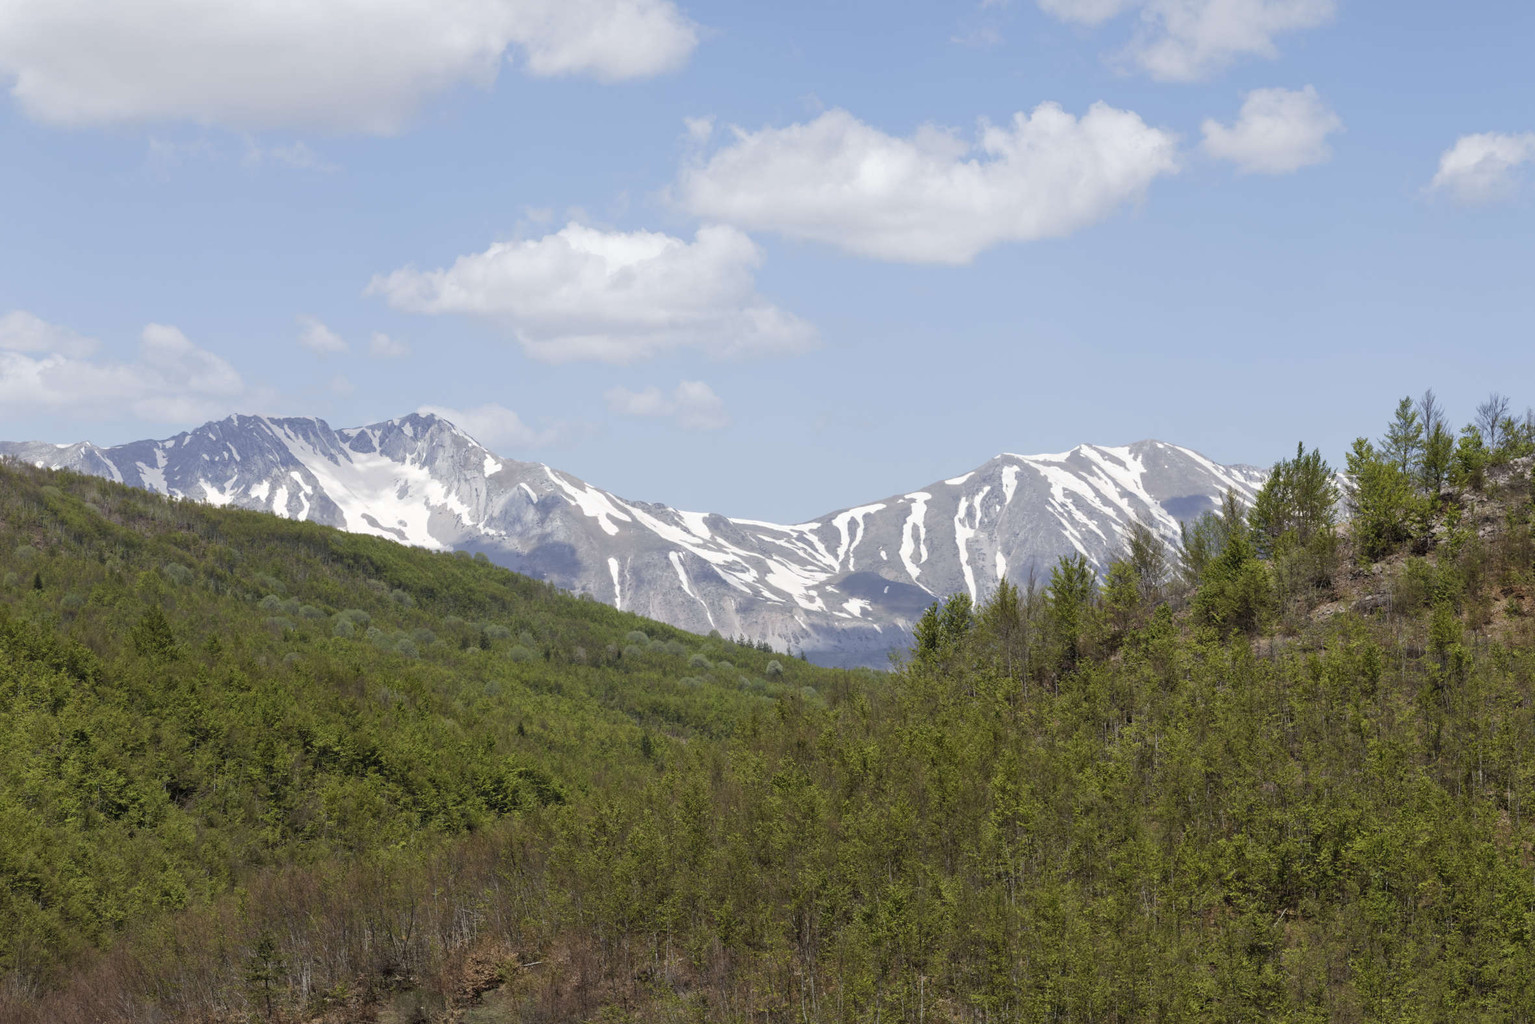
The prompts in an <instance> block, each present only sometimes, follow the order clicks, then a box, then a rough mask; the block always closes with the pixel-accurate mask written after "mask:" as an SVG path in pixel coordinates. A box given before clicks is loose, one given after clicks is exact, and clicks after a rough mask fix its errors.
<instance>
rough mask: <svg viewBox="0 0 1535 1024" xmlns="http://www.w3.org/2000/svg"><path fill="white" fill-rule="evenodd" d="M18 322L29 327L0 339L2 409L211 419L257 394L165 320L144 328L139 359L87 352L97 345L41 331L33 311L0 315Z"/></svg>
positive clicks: (0, 332) (0, 333)
mask: <svg viewBox="0 0 1535 1024" xmlns="http://www.w3.org/2000/svg"><path fill="white" fill-rule="evenodd" d="M18 323H19V324H22V325H24V326H25V327H26V328H27V329H26V330H24V331H20V332H17V331H15V330H9V329H5V328H0V338H4V339H6V342H7V343H6V344H3V345H0V408H4V409H5V410H7V411H12V412H42V411H57V410H67V411H68V412H70V413H71V414H72V415H78V416H92V417H97V418H101V419H107V418H113V417H119V416H127V417H132V418H135V419H140V420H146V421H149V422H154V423H171V422H184V421H186V420H205V419H214V418H217V417H219V416H223V415H225V414H227V413H229V412H231V411H233V409H234V407H235V406H236V405H237V404H239V403H241V402H243V401H250V400H252V398H253V397H254V396H252V394H251V392H250V391H249V389H248V388H247V387H246V385H245V382H244V381H243V380H242V379H241V377H240V375H239V373H237V372H236V371H235V369H234V367H232V366H230V365H229V363H227V362H225V361H224V360H223V359H221V358H220V357H218V356H216V355H214V354H213V353H211V352H208V351H205V350H203V349H200V348H198V347H197V346H196V345H194V344H192V342H191V341H190V340H188V339H187V336H186V335H185V334H182V333H181V331H179V330H177V329H176V328H174V327H169V326H166V325H165V324H150V325H148V326H147V327H145V328H144V330H143V332H142V334H141V336H140V341H139V351H138V357H137V358H136V359H134V360H133V361H131V362H114V361H111V360H94V359H91V358H90V356H89V349H90V348H93V347H94V346H93V345H82V344H80V341H82V340H83V339H79V337H78V335H74V334H72V333H71V332H68V331H66V330H64V329H63V328H59V327H54V326H53V325H51V324H44V325H43V326H44V328H45V330H44V331H42V332H41V333H39V332H38V331H36V330H35V327H36V324H37V323H41V321H38V320H37V318H36V317H33V316H32V315H31V314H27V313H21V314H17V313H11V314H8V315H7V316H6V317H5V318H3V319H0V325H14V324H18ZM17 338H20V339H21V340H20V342H19V343H18V342H17V340H16V339H17ZM39 338H41V339H42V342H41V343H39V341H38V339H39ZM32 353H38V354H36V355H33V354H32Z"/></svg>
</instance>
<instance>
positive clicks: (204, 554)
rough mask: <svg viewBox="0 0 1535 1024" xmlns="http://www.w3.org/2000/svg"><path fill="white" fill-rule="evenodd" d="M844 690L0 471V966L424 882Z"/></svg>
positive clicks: (429, 563) (18, 966) (62, 967)
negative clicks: (456, 862) (371, 882)
mask: <svg viewBox="0 0 1535 1024" xmlns="http://www.w3.org/2000/svg"><path fill="white" fill-rule="evenodd" d="M845 675H846V674H845V673H831V672H827V671H823V670H817V669H815V668H814V667H813V666H810V665H807V664H804V663H803V662H801V661H798V660H796V659H792V658H787V657H784V656H776V657H775V656H772V655H770V654H768V653H764V652H762V651H759V650H755V649H752V648H750V647H743V646H738V645H736V644H733V643H729V642H726V641H722V640H718V639H706V638H703V637H698V636H694V635H692V634H688V633H684V632H682V631H679V630H675V629H672V628H670V627H667V626H664V625H661V624H659V623H655V622H651V621H648V620H644V619H640V618H639V617H637V616H634V615H629V614H625V613H621V612H618V611H616V610H614V609H612V608H609V607H607V606H605V605H601V604H598V603H595V602H592V601H582V600H576V599H573V598H571V597H569V596H566V595H563V594H560V593H558V592H557V591H555V590H553V589H552V588H550V587H547V586H545V585H543V584H541V583H539V582H537V581H534V580H530V579H527V578H525V577H521V576H518V575H516V574H514V573H510V572H507V571H506V570H503V569H500V568H497V567H495V566H492V565H490V564H488V563H487V562H485V561H484V560H482V559H470V558H464V557H454V556H450V555H444V554H434V553H429V552H425V551H420V550H415V549H410V548H405V547H402V546H399V545H396V544H393V543H389V542H381V541H378V540H374V539H370V538H365V537H357V536H353V535H349V534H345V533H341V532H339V531H335V530H331V529H327V528H323V527H316V526H312V525H309V524H303V523H292V522H287V521H284V520H280V519H276V518H273V517H271V516H266V515H261V514H255V513H244V512H238V511H225V510H218V509H213V508H209V507H206V506H202V505H197V504H194V503H190V502H176V501H167V500H164V499H161V498H158V497H155V496H152V495H149V494H146V493H143V492H140V491H136V490H132V489H129V488H126V487H122V486H117V485H113V484H110V483H107V482H104V481H100V480H97V479H94V478H85V477H78V476H72V475H69V474H57V475H55V474H50V473H46V472H43V471H39V470H33V469H30V468H27V467H18V466H15V465H4V466H0V708H3V713H0V972H3V973H7V974H11V975H12V976H13V978H14V979H15V981H16V987H18V988H20V989H23V990H27V991H38V990H44V991H45V990H48V989H52V988H54V987H56V986H58V985H60V984H62V983H63V982H65V981H66V980H67V979H68V978H69V976H70V974H71V972H72V971H74V970H76V969H77V968H78V967H79V966H80V965H81V964H83V963H88V962H89V961H90V958H89V957H88V956H87V954H88V953H89V952H90V951H92V950H96V949H100V948H103V947H105V946H108V945H109V944H110V943H111V942H112V940H113V939H114V938H115V937H116V936H118V935H120V934H124V933H125V932H126V933H127V934H130V935H133V934H136V933H137V931H138V930H139V929H140V928H142V927H143V926H145V925H147V924H150V923H151V922H155V921H157V920H159V919H163V918H164V917H165V915H173V914H175V913H177V912H182V911H187V910H188V909H190V910H192V911H193V912H198V911H199V910H204V909H206V908H210V907H213V906H214V905H215V904H216V903H217V901H218V900H219V899H220V898H221V897H223V896H225V895H227V894H229V893H231V892H233V891H235V890H236V889H237V888H238V887H239V886H242V885H246V884H250V883H251V882H252V881H253V880H255V879H256V878H257V877H258V876H260V875H261V874H262V873H263V872H268V873H269V872H272V871H281V870H295V869H313V870H316V871H319V872H321V873H323V872H324V871H327V870H329V869H330V867H332V866H334V865H336V864H342V863H352V864H355V863H358V862H359V859H360V858H361V859H370V858H377V857H383V858H385V859H387V860H389V861H390V863H391V864H395V865H397V866H399V867H400V869H401V870H404V871H410V870H414V869H416V868H417V867H419V865H421V864H424V863H425V862H426V859H428V858H430V857H431V856H434V855H436V854H438V853H440V852H442V851H444V850H448V849H452V848H453V844H454V843H457V842H461V841H462V840H464V838H465V837H470V836H478V835H481V834H483V833H484V832H485V831H486V830H487V829H491V828H493V827H495V826H496V825H497V824H498V823H502V822H505V821H507V820H508V819H510V818H517V817H520V816H534V817H537V816H538V815H539V814H540V813H541V812H542V809H544V808H548V807H552V806H554V807H557V806H560V805H563V804H567V803H570V802H581V801H585V800H589V799H591V798H592V797H593V795H594V794H597V793H603V792H607V791H610V790H613V789H615V788H618V789H622V788H625V787H628V786H631V785H639V784H642V781H643V780H644V779H646V778H649V777H652V776H656V775H657V774H658V773H662V772H664V771H665V766H666V764H667V763H668V761H670V760H671V759H672V758H674V757H676V756H680V755H681V752H682V751H683V750H684V749H685V744H686V743H687V742H688V741H689V740H691V739H694V738H706V737H707V738H722V737H725V736H728V735H729V734H730V733H731V732H733V731H734V730H736V729H738V728H739V727H740V726H741V724H742V723H750V722H751V721H753V720H754V718H760V717H762V716H763V715H764V714H771V713H772V709H773V708H774V707H775V706H776V705H777V704H778V703H779V702H780V701H781V700H782V699H784V698H785V697H786V696H787V697H789V698H790V699H792V700H794V701H795V702H797V703H806V704H812V705H813V704H818V703H820V701H821V700H822V697H821V696H820V694H819V693H818V691H817V689H816V687H817V686H819V687H822V688H827V687H833V688H834V687H836V686H840V685H843V682H842V681H843V679H844V678H845Z"/></svg>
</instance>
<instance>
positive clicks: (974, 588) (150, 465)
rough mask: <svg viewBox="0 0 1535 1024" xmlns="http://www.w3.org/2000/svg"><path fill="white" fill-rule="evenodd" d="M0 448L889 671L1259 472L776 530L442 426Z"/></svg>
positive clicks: (1031, 476)
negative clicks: (1007, 599)
mask: <svg viewBox="0 0 1535 1024" xmlns="http://www.w3.org/2000/svg"><path fill="white" fill-rule="evenodd" d="M0 456H6V457H10V458H15V459H18V460H22V461H26V462H30V463H33V464H35V465H38V466H44V467H50V468H62V469H70V470H74V471H76V472H80V473H87V474H91V475H95V476H100V477H106V478H109V479H112V480H116V481H119V482H122V483H126V484H131V485H134V486H137V487H143V488H146V489H148V490H151V491H155V492H158V493H161V494H167V495H171V496H174V497H183V498H190V499H194V500H197V501H203V502H208V503H210V504H215V505H231V506H236V507H239V508H246V509H257V510H262V511H266V512H271V513H273V514H276V515H280V516H286V517H288V518H291V519H306V520H311V521H314V522H317V523H323V524H326V525H329V526H335V527H338V528H340V529H343V530H349V531H352V532H356V533H366V534H373V535H376V536H381V537H389V538H392V539H394V540H397V541H400V542H401V543H405V544H412V545H418V546H422V547H427V548H433V549H439V550H448V549H452V550H468V551H472V552H477V553H484V554H485V555H486V556H487V557H489V558H490V559H491V560H492V561H494V562H497V563H499V564H501V565H504V566H507V567H509V568H511V569H515V570H517V571H519V572H523V573H527V574H529V575H532V576H536V577H539V578H542V579H546V580H549V581H550V582H552V583H555V584H557V585H559V586H560V587H563V588H565V589H568V590H571V591H573V592H576V593H578V594H589V595H591V596H592V597H593V598H594V599H596V600H600V601H605V602H607V603H609V604H613V605H616V606H617V607H619V608H622V609H624V610H625V611H632V612H636V613H638V614H641V615H645V616H649V617H651V618H654V619H659V620H661V621H663V622H669V623H672V624H673V625H676V626H679V627H682V628H684V629H689V630H693V631H696V632H700V633H702V632H708V631H710V630H718V631H719V632H720V633H722V634H724V635H727V636H741V635H744V636H747V637H749V638H751V639H753V640H757V641H766V642H768V643H770V644H771V645H773V647H774V648H775V649H778V650H785V651H794V652H803V653H805V654H806V656H808V657H809V658H810V659H811V660H813V661H817V662H821V663H823V664H832V665H860V664H867V665H875V666H882V665H884V664H885V662H886V659H887V655H888V653H889V652H890V651H892V650H897V649H901V648H904V647H906V646H908V645H909V642H910V638H911V629H912V626H913V625H914V624H915V622H916V620H917V618H918V617H919V616H920V615H921V613H922V611H923V609H925V608H926V607H927V606H928V605H929V604H931V603H932V602H933V601H934V600H935V599H937V598H940V597H944V596H947V595H949V594H951V593H956V592H965V593H968V594H970V595H971V597H973V598H976V599H978V600H979V599H984V598H985V597H986V596H987V595H988V594H990V593H991V592H992V590H994V589H995V587H996V584H997V581H998V580H999V579H1000V578H1002V577H1003V576H1004V575H1006V576H1007V577H1009V578H1010V579H1013V580H1021V579H1023V578H1025V577H1027V576H1028V575H1029V574H1030V573H1031V572H1032V573H1038V574H1040V575H1041V576H1044V575H1047V574H1048V571H1049V567H1050V566H1051V565H1053V564H1054V563H1055V562H1056V560H1057V559H1058V558H1059V557H1060V556H1061V555H1071V554H1074V553H1081V554H1083V555H1085V556H1086V557H1087V558H1088V559H1089V560H1090V561H1091V562H1093V563H1094V564H1095V565H1098V566H1100V567H1101V566H1103V565H1104V564H1105V563H1106V562H1107V561H1108V560H1110V559H1111V558H1113V557H1114V556H1115V555H1116V554H1117V553H1118V551H1119V550H1120V547H1121V544H1122V538H1123V536H1124V532H1125V530H1126V529H1127V528H1128V526H1129V525H1130V524H1131V523H1132V522H1135V521H1137V520H1138V521H1141V522H1144V523H1146V524H1147V525H1149V526H1151V527H1152V528H1153V529H1154V530H1156V531H1157V532H1158V533H1159V534H1160V535H1161V536H1162V537H1163V538H1164V539H1166V540H1167V541H1168V542H1170V543H1171V542H1174V541H1176V540H1177V538H1178V524H1179V522H1180V521H1183V520H1189V519H1192V518H1194V517H1197V516H1198V515H1199V514H1200V513H1202V512H1204V511H1206V510H1207V509H1210V508H1213V507H1215V506H1216V505H1217V504H1218V503H1219V500H1220V496H1221V495H1222V494H1224V493H1225V491H1226V490H1228V489H1234V490H1235V491H1236V492H1237V493H1238V494H1239V495H1241V496H1242V497H1243V498H1244V499H1247V500H1251V498H1252V497H1253V495H1254V494H1255V493H1256V490H1257V488H1258V487H1259V486H1261V484H1262V482H1263V478H1264V476H1265V472H1264V471H1263V470H1261V469H1258V468H1255V467H1252V466H1243V465H1234V466H1224V465H1219V464H1217V463H1215V462H1212V461H1211V460H1210V459H1207V458H1205V457H1204V456H1202V455H1200V454H1199V453H1197V452H1194V451H1191V450H1189V449H1187V448H1181V447H1179V446H1177V445H1173V444H1167V443H1165V442H1162V441H1152V440H1147V441H1140V442H1137V443H1135V444H1131V445H1126V446H1121V447H1101V446H1097V445H1085V444H1084V445H1079V446H1078V447H1076V448H1073V449H1071V450H1070V451H1067V452H1061V453H1058V454H1049V455H1012V454H1001V455H998V456H996V457H995V458H993V459H990V460H988V461H987V462H986V463H984V464H983V465H981V466H978V467H976V468H975V469H973V470H971V471H969V472H967V473H962V474H960V475H958V476H955V477H951V478H949V479H946V480H941V481H937V482H935V483H932V484H928V485H927V486H925V487H922V488H920V489H918V490H914V491H910V492H907V493H904V494H897V495H893V496H890V497H887V498H884V499H881V500H879V501H873V502H869V503H867V504H863V505H858V506H855V507H851V508H845V509H841V510H839V511H836V512H832V513H830V514H828V515H825V516H822V517H820V518H818V519H814V520H811V521H810V522H805V523H795V524H780V523H771V522H765V521H760V520H751V519H739V518H729V517H726V516H722V515H717V514H710V513H701V512H687V511H683V510H681V509H674V508H671V507H669V506H666V505H660V504H653V503H650V502H645V501H635V500H629V499H624V498H620V497H618V496H617V495H614V494H611V493H609V492H607V491H603V490H601V489H599V488H597V487H594V486H592V485H591V484H588V483H586V482H585V481H583V480H580V479H578V478H576V477H574V476H571V475H570V474H569V473H564V472H561V471H560V470H557V469H554V468H552V467H550V466H546V465H543V464H541V463H536V462H518V461H514V460H511V459H505V458H502V457H500V456H499V455H497V454H495V453H494V452H492V451H490V450H489V449H487V448H486V447H485V446H484V445H482V444H480V443H479V442H478V441H476V440H475V439H474V438H472V437H470V436H469V435H468V434H466V433H465V432H464V431H462V430H460V429H459V428H458V427H456V426H454V425H453V424H452V423H450V422H448V421H447V420H445V419H442V418H440V417H437V416H433V415H429V414H412V415H409V416H404V417H401V418H399V419H393V420H387V421H385V422H382V423H376V424H372V425H370V426H365V427H355V428H348V429H341V430H336V429H332V428H331V427H330V426H329V425H328V424H326V423H325V422H324V421H323V420H319V419H312V418H298V417H295V418H274V417H264V416H231V417H229V418H228V419H224V420H220V421H217V422H212V423H207V424H204V425H203V426H201V427H198V428H197V429H195V430H191V431H188V432H185V433H181V434H177V435H176V436H175V437H171V438H167V439H165V440H159V441H153V440H145V441H135V442H132V443H129V444H123V445H116V446H113V447H100V446H97V445H94V444H91V443H89V442H81V443H78V444H67V445H61V444H50V443H45V442H7V443H0Z"/></svg>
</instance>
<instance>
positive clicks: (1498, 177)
mask: <svg viewBox="0 0 1535 1024" xmlns="http://www.w3.org/2000/svg"><path fill="white" fill-rule="evenodd" d="M1532 161H1535V132H1520V133H1514V134H1510V133H1507V132H1481V133H1479V134H1476V135H1462V136H1461V137H1460V138H1458V139H1456V140H1455V145H1453V146H1451V147H1450V148H1449V149H1447V150H1445V151H1444V153H1443V154H1441V155H1440V157H1439V170H1438V172H1437V173H1435V175H1434V180H1433V181H1431V182H1429V188H1430V189H1432V190H1433V191H1436V192H1443V193H1445V194H1446V195H1448V196H1450V197H1451V198H1452V199H1455V200H1457V201H1458V202H1462V203H1468V204H1475V203H1492V202H1497V201H1498V200H1500V199H1508V198H1510V197H1511V196H1513V194H1514V192H1515V191H1516V190H1517V189H1518V187H1519V178H1520V174H1519V171H1520V169H1521V168H1522V167H1523V166H1524V165H1525V164H1527V163H1530V162H1532Z"/></svg>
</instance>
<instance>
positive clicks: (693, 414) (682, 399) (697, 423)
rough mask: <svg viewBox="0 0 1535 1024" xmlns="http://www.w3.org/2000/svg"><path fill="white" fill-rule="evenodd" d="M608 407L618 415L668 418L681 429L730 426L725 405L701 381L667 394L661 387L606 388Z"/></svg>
mask: <svg viewBox="0 0 1535 1024" xmlns="http://www.w3.org/2000/svg"><path fill="white" fill-rule="evenodd" d="M603 397H604V398H606V399H607V403H608V408H609V409H611V410H612V411H613V412H616V413H618V414H619V415H621V416H643V417H648V418H652V419H669V420H673V421H675V422H676V424H677V425H678V426H679V427H682V428H683V429H684V430H719V429H720V428H722V427H727V426H729V425H730V417H729V416H728V415H727V414H726V412H725V402H724V400H722V399H721V398H720V396H719V395H716V394H715V393H714V389H713V388H711V387H709V385H707V384H705V383H704V382H703V381H701V380H685V381H682V382H681V383H680V384H678V385H677V387H676V388H675V389H673V391H672V393H671V394H670V395H667V394H664V393H662V391H661V389H660V388H655V387H650V388H646V389H645V390H643V391H630V390H629V389H628V388H622V387H618V388H609V389H608V391H607V392H606V393H605V394H604V395H603Z"/></svg>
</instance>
